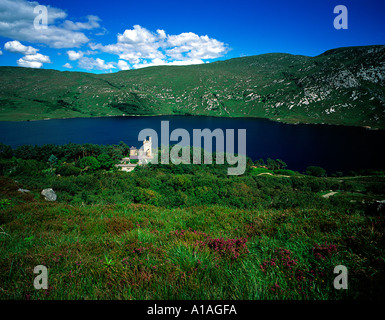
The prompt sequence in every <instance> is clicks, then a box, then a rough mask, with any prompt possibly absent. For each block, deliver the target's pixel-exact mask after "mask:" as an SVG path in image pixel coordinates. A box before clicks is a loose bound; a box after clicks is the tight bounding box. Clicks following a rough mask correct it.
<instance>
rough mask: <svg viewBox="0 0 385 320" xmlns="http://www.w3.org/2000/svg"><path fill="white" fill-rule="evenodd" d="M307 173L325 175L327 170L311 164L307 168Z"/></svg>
mask: <svg viewBox="0 0 385 320" xmlns="http://www.w3.org/2000/svg"><path fill="white" fill-rule="evenodd" d="M306 174H307V175H309V176H314V177H324V176H325V175H326V170H325V169H323V168H321V167H317V166H309V167H307V168H306Z"/></svg>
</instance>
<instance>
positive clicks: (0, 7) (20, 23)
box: [0, 0, 100, 48]
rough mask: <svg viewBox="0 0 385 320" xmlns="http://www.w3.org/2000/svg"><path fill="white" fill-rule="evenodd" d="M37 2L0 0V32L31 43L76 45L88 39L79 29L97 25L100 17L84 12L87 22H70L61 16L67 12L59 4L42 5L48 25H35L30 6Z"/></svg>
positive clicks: (34, 16)
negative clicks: (46, 13)
mask: <svg viewBox="0 0 385 320" xmlns="http://www.w3.org/2000/svg"><path fill="white" fill-rule="evenodd" d="M37 5H39V3H38V2H36V1H34V2H29V1H26V0H1V1H0V36H3V37H7V38H11V39H15V40H19V41H28V42H31V43H42V44H45V45H48V46H49V47H52V48H77V47H80V46H82V45H83V44H85V43H87V42H89V39H88V37H87V36H86V35H85V34H84V33H83V32H80V31H79V30H90V29H93V28H98V27H99V22H98V21H100V19H99V18H98V17H96V16H87V20H88V21H87V22H83V23H82V22H72V21H70V20H65V21H64V22H62V20H63V19H65V18H66V17H67V13H66V12H65V11H64V10H62V9H59V8H54V7H51V6H46V7H47V11H48V16H47V18H48V21H47V22H48V27H47V28H46V29H41V28H39V29H36V28H35V27H34V21H35V18H36V16H37V14H36V13H34V8H35V7H36V6H37Z"/></svg>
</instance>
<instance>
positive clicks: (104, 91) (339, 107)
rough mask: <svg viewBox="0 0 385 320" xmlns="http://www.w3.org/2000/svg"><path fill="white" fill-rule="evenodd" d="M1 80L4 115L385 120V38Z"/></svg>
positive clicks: (15, 74) (15, 73) (1, 76)
mask: <svg viewBox="0 0 385 320" xmlns="http://www.w3.org/2000/svg"><path fill="white" fill-rule="evenodd" d="M0 83H1V87H0V120H14V121H17V120H35V119H44V118H63V117H92V116H112V115H123V114H124V115H159V114H168V115H173V114H176V115H181V114H189V115H210V116H224V117H227V116H229V117H230V116H231V117H263V118H269V119H273V120H279V121H285V122H291V123H296V122H308V123H329V124H342V125H358V126H371V127H378V128H385V89H384V86H385V46H366V47H347V48H339V49H333V50H329V51H327V52H325V53H323V54H321V55H319V56H316V57H307V56H295V55H290V54H283V53H271V54H263V55H258V56H250V57H243V58H235V59H230V60H226V61H218V62H214V63H209V64H203V65H192V66H159V67H149V68H144V69H138V70H128V71H120V72H116V73H112V74H103V75H96V74H91V73H83V72H59V71H55V70H40V69H37V70H36V69H27V68H18V67H0Z"/></svg>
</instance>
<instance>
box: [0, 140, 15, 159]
mask: <svg viewBox="0 0 385 320" xmlns="http://www.w3.org/2000/svg"><path fill="white" fill-rule="evenodd" d="M12 154H13V152H12V148H11V147H10V146H7V145H5V144H4V143H0V158H3V159H11V158H12Z"/></svg>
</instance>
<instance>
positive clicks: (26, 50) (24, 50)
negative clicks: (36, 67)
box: [4, 40, 38, 54]
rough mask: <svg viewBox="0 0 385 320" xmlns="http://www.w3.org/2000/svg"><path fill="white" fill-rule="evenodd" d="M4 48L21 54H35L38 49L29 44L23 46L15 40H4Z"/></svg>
mask: <svg viewBox="0 0 385 320" xmlns="http://www.w3.org/2000/svg"><path fill="white" fill-rule="evenodd" d="M4 50H7V51H9V52H13V53H21V54H35V53H36V52H37V51H38V49H35V48H33V47H31V46H25V45H23V44H21V43H20V42H19V41H17V40H14V41H8V42H6V43H5V44H4Z"/></svg>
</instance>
